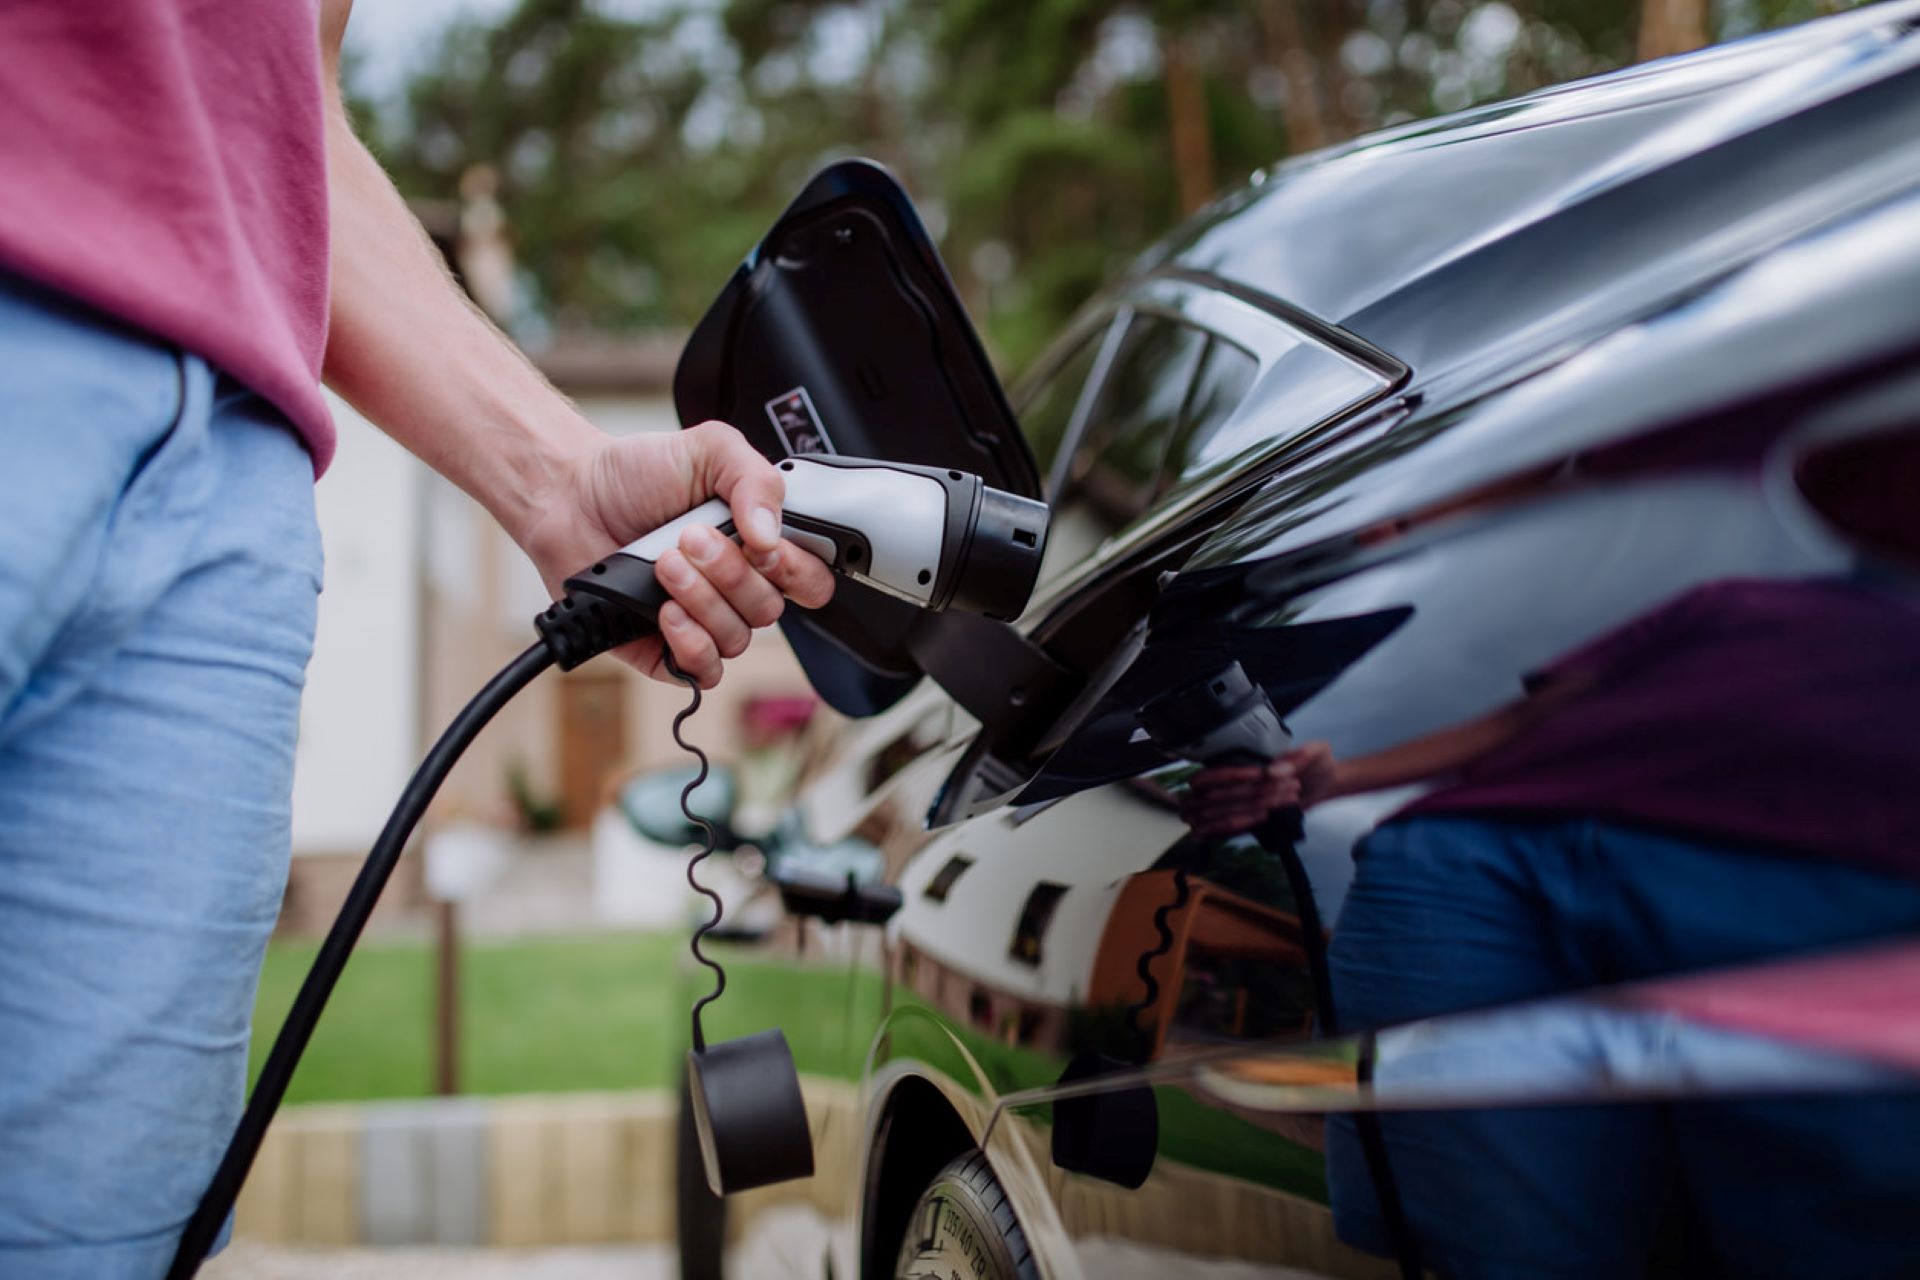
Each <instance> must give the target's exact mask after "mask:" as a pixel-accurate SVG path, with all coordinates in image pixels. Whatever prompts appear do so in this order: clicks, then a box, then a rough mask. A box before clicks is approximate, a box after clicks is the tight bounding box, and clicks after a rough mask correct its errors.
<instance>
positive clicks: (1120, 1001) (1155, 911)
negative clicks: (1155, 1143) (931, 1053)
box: [895, 787, 1313, 1061]
mask: <svg viewBox="0 0 1920 1280" xmlns="http://www.w3.org/2000/svg"><path fill="white" fill-rule="evenodd" d="M1162 794H1163V793H1162V792H1160V791H1159V790H1158V789H1157V788H1148V787H1143V788H1135V789H1130V790H1127V791H1123V792H1120V793H1118V794H1117V795H1116V794H1112V793H1101V794H1093V795H1084V796H1078V797H1073V798H1070V799H1069V800H1066V801H1063V802H1061V803H1060V804H1059V805H1057V806H1054V807H1053V808H1050V809H1048V810H1046V811H1044V812H1042V813H1040V814H1038V815H1036V816H1034V817H1033V818H1032V819H1031V820H1030V821H1029V822H1027V823H1023V824H1021V825H1020V827H1017V828H1015V829H1014V831H1013V832H1012V833H1010V837H1009V839H1010V841H1011V842H1012V843H1010V844H1009V846H1007V847H1003V848H999V849H996V850H995V853H994V857H993V861H992V863H991V864H990V865H987V866H981V867H978V868H976V867H975V861H976V859H975V858H973V857H970V856H968V855H966V854H962V853H957V852H955V853H950V852H948V851H947V849H946V847H945V846H944V845H941V844H935V845H933V846H930V847H929V849H928V851H927V852H926V853H925V854H923V855H922V856H921V857H920V858H919V859H917V860H916V862H915V863H914V864H913V865H912V866H910V867H909V868H908V869H907V870H906V872H905V873H904V876H903V883H904V884H907V885H914V884H916V883H919V884H921V885H922V887H921V889H920V892H919V893H918V894H917V895H914V894H910V895H909V900H908V906H907V907H906V909H905V910H903V911H902V912H901V917H900V923H899V931H898V934H897V939H896V947H897V950H896V961H895V963H896V966H897V968H896V974H897V977H898V979H899V981H900V983H901V985H902V986H903V987H904V988H905V989H906V990H907V991H909V992H911V993H913V994H914V995H916V996H917V997H919V998H920V999H922V1000H924V1001H925V1002H926V1003H927V1004H929V1005H931V1006H933V1007H934V1008H936V1009H939V1010H941V1011H942V1012H944V1013H946V1014H948V1015H949V1016H951V1017H953V1018H954V1019H955V1020H956V1021H958V1022H961V1023H963V1024H965V1025H968V1026H971V1027H974V1028H976V1029H978V1030H980V1031H982V1032H984V1033H985V1034H987V1035H989V1036H991V1037H992V1038H994V1039H997V1040H1000V1041H1002V1042H1004V1043H1008V1044H1016V1045H1022V1046H1027V1047H1032V1048H1037V1049H1046V1050H1051V1051H1055V1052H1063V1053H1072V1052H1076V1051H1078V1050H1080V1049H1083V1048H1096V1047H1097V1048H1109V1047H1111V1048H1113V1049H1114V1050H1115V1051H1116V1052H1120V1053H1123V1054H1124V1056H1126V1057H1128V1058H1129V1059H1133V1060H1137V1061H1146V1060H1149V1059H1150V1058H1153V1057H1157V1056H1158V1055H1159V1053H1160V1051H1161V1047H1162V1045H1163V1044H1164V1043H1165V1042H1166V1041H1167V1040H1168V1039H1169V1037H1172V1038H1174V1039H1177V1040H1180V1041H1183V1042H1187V1043H1192V1044H1205V1043H1209V1042H1214V1041H1217V1040H1220V1039H1250V1038H1265V1037H1270V1036H1275V1035H1298V1034H1302V1033H1304V1032H1305V1031H1306V1030H1307V1028H1308V1026H1309V1025H1310V1023H1311V1019H1312V1015H1313V997H1312V984H1311V979H1310V977H1309V974H1308V961H1307V954H1306V950H1305V948H1304V945H1303V938H1302V935H1301V931H1300V922H1299V919H1298V917H1297V916H1296V915H1295V914H1294V913H1293V912H1292V910H1291V903H1290V900H1289V890H1288V886H1287V883H1286V880H1285V877H1284V876H1283V875H1281V874H1280V873H1279V872H1278V871H1277V870H1276V869H1274V868H1273V867H1272V866H1271V865H1270V864H1271V863H1272V862H1273V858H1272V856H1271V855H1270V854H1269V853H1267V852H1266V851H1264V850H1262V849H1261V848H1260V847H1259V845H1258V843H1257V842H1256V841H1254V840H1252V839H1251V838H1247V837H1241V838H1238V839H1235V840H1231V841H1223V842H1207V843H1197V842H1192V841H1184V840H1181V839H1180V834H1181V832H1180V826H1179V823H1178V819H1177V818H1176V817H1175V815H1174V812H1173V808H1172V805H1171V804H1170V803H1169V802H1167V801H1165V800H1162V799H1160V798H1159V797H1160V796H1161V795H1162ZM1146 821H1151V822H1153V823H1154V824H1155V825H1156V826H1158V827H1159V828H1160V829H1161V830H1162V831H1163V832H1164V833H1165V837H1166V845H1165V846H1164V848H1165V851H1166V857H1164V858H1163V859H1161V860H1160V862H1159V863H1158V864H1156V865H1152V866H1149V867H1146V868H1144V869H1142V870H1141V871H1139V872H1137V873H1134V874H1131V875H1123V876H1121V877H1120V878H1118V879H1104V880H1102V879H1092V880H1091V882H1089V879H1088V878H1089V877H1098V876H1100V875H1101V874H1102V873H1108V874H1111V873H1113V872H1117V871H1121V870H1122V869H1123V868H1122V867H1121V866H1119V865H1116V864H1115V863H1114V862H1113V861H1112V860H1111V859H1110V857H1106V856H1102V853H1103V848H1102V846H1101V845H1100V844H1098V843H1097V842H1096V843H1092V844H1083V843H1080V842H1079V841H1074V842H1065V841H1063V840H1062V839H1061V833H1062V832H1063V831H1072V832H1075V833H1076V834H1078V835H1080V836H1083V837H1084V836H1088V835H1096V834H1097V832H1098V831H1099V829H1100V827H1101V826H1102V825H1105V824H1107V823H1115V824H1125V825H1132V824H1137V823H1140V822H1146ZM929 868H931V871H929V870H928V869H929ZM1176 868H1177V869H1176ZM1183 875H1184V877H1185V879H1186V882H1187V887H1186V890H1185V893H1184V895H1183V894H1182V893H1181V891H1180V890H1179V887H1178V885H1177V883H1176V881H1177V879H1178V878H1180V877H1181V876H1183ZM923 876H924V877H925V879H924V882H922V880H921V877H923ZM1002 903H1005V904H1007V905H1001V904H1002ZM1008 906H1011V907H1012V908H1013V909H1012V910H1010V911H1009V910H1008ZM999 918H1006V919H1009V920H1010V921H1011V924H1012V927H1011V930H1010V932H1009V934H1008V936H1007V938H1006V939H1005V940H1004V942H1003V944H1002V949H1001V950H1000V951H999V952H998V953H995V955H996V963H994V964H992V965H990V966H988V965H982V964H981V963H979V957H980V956H981V953H982V951H983V950H984V949H983V948H982V947H981V946H980V945H979V942H978V940H977V939H973V938H968V937H966V936H964V935H965V934H967V933H968V932H969V931H970V929H971V927H972V926H971V924H970V922H977V921H979V920H982V919H999ZM1163 930H1164V932H1163ZM956 955H957V956H959V957H962V958H963V959H962V960H961V962H960V963H955V961H954V960H953V959H949V958H948V957H954V956H956ZM1143 964H1145V965H1146V966H1147V967H1148V970H1149V972H1150V973H1151V975H1152V977H1153V980H1154V981H1153V988H1152V990H1151V992H1150V991H1149V988H1148V984H1147V983H1146V981H1145V980H1144V979H1143V978H1142V976H1141V973H1140V969H1141V966H1142V965H1143Z"/></svg>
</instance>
